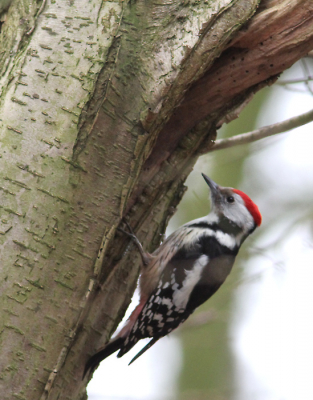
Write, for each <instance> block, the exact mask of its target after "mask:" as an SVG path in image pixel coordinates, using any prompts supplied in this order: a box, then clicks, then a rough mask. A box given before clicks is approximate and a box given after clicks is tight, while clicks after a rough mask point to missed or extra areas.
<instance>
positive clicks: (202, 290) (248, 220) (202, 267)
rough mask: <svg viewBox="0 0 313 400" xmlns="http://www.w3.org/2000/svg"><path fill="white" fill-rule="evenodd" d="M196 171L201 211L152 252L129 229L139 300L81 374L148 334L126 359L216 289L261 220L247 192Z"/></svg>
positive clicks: (120, 355)
mask: <svg viewBox="0 0 313 400" xmlns="http://www.w3.org/2000/svg"><path fill="white" fill-rule="evenodd" d="M202 176H203V178H204V180H205V181H206V183H207V184H208V186H209V188H210V191H211V212H210V213H209V214H208V215H207V216H205V217H203V218H198V219H195V220H193V221H191V222H188V223H187V224H185V225H183V226H182V227H180V228H179V229H177V230H176V231H175V232H173V233H172V234H171V235H170V236H169V237H168V238H167V239H166V240H165V241H164V242H163V243H162V244H161V245H160V247H159V248H158V249H157V250H156V251H155V252H154V253H152V254H149V253H146V252H145V251H144V250H143V248H142V246H141V244H140V242H139V240H138V239H137V238H136V236H135V235H133V234H129V235H130V236H132V238H133V240H134V241H135V243H136V245H137V246H138V249H139V251H140V254H141V257H142V264H143V266H142V272H141V276H140V280H139V288H140V302H139V305H138V306H137V307H136V308H135V310H134V311H133V313H132V314H131V316H130V318H129V319H128V321H127V323H126V325H125V326H124V327H123V329H122V330H121V331H120V332H119V333H118V334H117V336H116V337H115V338H113V339H112V340H111V341H110V342H109V343H108V344H107V345H106V346H105V347H104V348H102V349H100V350H99V351H98V352H97V353H96V354H95V355H93V356H92V357H91V358H90V359H89V361H88V362H87V364H86V367H85V373H84V375H85V374H86V373H87V372H88V371H89V370H94V369H95V368H96V367H97V366H98V364H99V363H100V362H101V361H102V360H103V359H105V358H106V357H108V356H109V355H111V354H112V353H114V352H116V351H118V350H119V353H118V355H117V357H122V356H123V355H124V354H125V353H127V352H128V351H129V350H130V349H131V348H132V347H133V346H134V345H135V344H136V343H137V342H138V341H139V340H140V339H143V338H152V339H151V340H150V342H149V343H148V344H147V345H146V346H145V347H144V348H143V349H142V350H141V351H140V352H139V353H138V354H137V355H136V356H135V357H134V358H133V359H132V360H131V362H130V364H131V363H132V362H134V361H135V360H136V359H137V358H138V357H139V356H141V355H142V354H143V353H144V352H145V351H146V350H148V349H149V348H150V347H151V346H152V345H153V344H154V343H155V342H157V341H158V340H159V339H160V338H162V337H163V336H165V335H167V334H168V333H170V332H171V331H173V330H174V329H176V328H177V327H178V326H179V325H181V324H182V323H183V322H184V321H185V320H186V319H187V318H188V317H189V316H190V314H192V313H193V312H194V311H195V309H196V308H197V307H199V306H200V305H201V304H202V303H204V302H205V301H206V300H208V299H209V298H210V297H211V296H212V295H213V294H214V293H215V292H216V291H217V290H218V288H219V287H220V286H221V285H222V283H223V282H224V281H225V279H226V278H227V276H228V274H229V273H230V271H231V268H232V266H233V264H234V261H235V257H236V255H237V253H238V251H239V248H240V246H241V245H242V243H243V242H244V240H245V239H246V238H247V237H248V236H249V235H250V234H251V233H252V232H253V231H254V230H255V229H256V227H257V226H260V225H261V221H262V217H261V214H260V211H259V209H258V207H257V206H256V204H255V203H253V201H252V200H251V199H250V197H248V196H247V195H246V194H245V193H243V192H242V191H240V190H237V189H233V188H227V187H222V186H219V185H217V184H216V183H215V182H214V181H213V180H212V179H210V178H209V177H208V176H206V175H205V174H202Z"/></svg>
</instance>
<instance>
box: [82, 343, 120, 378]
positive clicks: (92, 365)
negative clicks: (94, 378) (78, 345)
mask: <svg viewBox="0 0 313 400" xmlns="http://www.w3.org/2000/svg"><path fill="white" fill-rule="evenodd" d="M124 340H125V338H122V337H117V338H116V339H113V340H111V341H110V342H109V343H108V344H107V345H106V346H105V347H104V348H103V349H102V350H100V351H98V352H97V353H96V354H94V355H93V356H92V357H90V359H89V360H88V361H87V363H86V366H85V370H84V375H83V379H84V377H85V376H86V374H87V372H88V371H89V370H90V371H94V370H95V369H96V368H97V366H98V365H99V364H100V362H101V361H102V360H104V359H105V358H107V357H109V356H110V355H111V354H113V353H115V352H116V351H117V350H119V349H120V348H121V347H122V345H123V343H124Z"/></svg>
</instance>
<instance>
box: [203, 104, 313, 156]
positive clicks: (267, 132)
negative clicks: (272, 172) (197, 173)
mask: <svg viewBox="0 0 313 400" xmlns="http://www.w3.org/2000/svg"><path fill="white" fill-rule="evenodd" d="M311 121H313V110H311V111H308V112H307V113H304V114H301V115H298V116H297V117H293V118H290V119H287V120H285V121H283V122H278V123H277V124H273V125H268V126H264V127H263V128H260V129H256V130H255V131H252V132H248V133H243V134H241V135H237V136H234V137H231V138H229V139H219V140H216V142H215V144H214V146H213V147H212V148H211V149H210V150H209V151H215V150H221V149H227V148H229V147H233V146H238V145H241V144H246V143H252V142H255V141H257V140H260V139H263V138H266V137H268V136H273V135H276V134H278V133H283V132H286V131H289V130H291V129H294V128H298V127H299V126H302V125H305V124H308V123H309V122H311Z"/></svg>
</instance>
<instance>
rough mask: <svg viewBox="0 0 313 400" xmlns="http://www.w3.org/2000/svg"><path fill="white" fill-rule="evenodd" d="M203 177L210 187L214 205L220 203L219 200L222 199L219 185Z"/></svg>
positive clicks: (205, 176)
mask: <svg viewBox="0 0 313 400" xmlns="http://www.w3.org/2000/svg"><path fill="white" fill-rule="evenodd" d="M202 176H203V178H204V180H205V181H206V183H207V184H208V185H209V188H210V190H211V197H212V201H213V203H216V202H217V201H218V199H219V198H220V197H221V192H220V187H219V186H218V184H217V183H215V182H214V181H213V180H212V179H210V178H209V177H208V176H207V175H205V174H202Z"/></svg>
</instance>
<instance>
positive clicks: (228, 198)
mask: <svg viewBox="0 0 313 400" xmlns="http://www.w3.org/2000/svg"><path fill="white" fill-rule="evenodd" d="M226 200H227V203H233V202H234V201H235V199H234V198H233V196H228V197H227V199H226Z"/></svg>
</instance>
